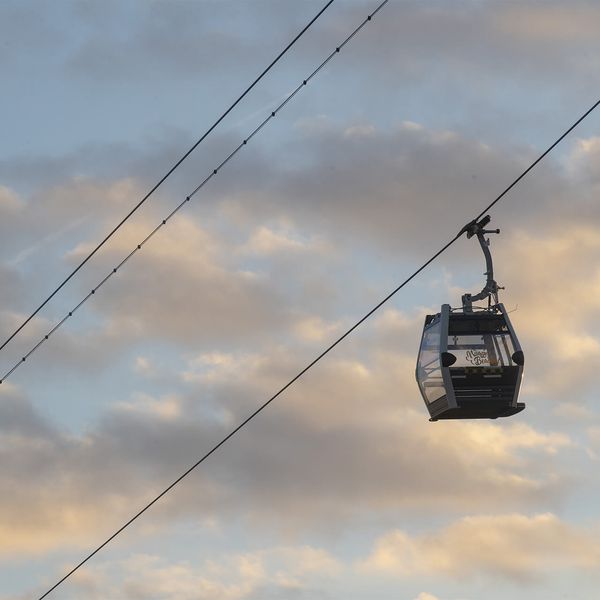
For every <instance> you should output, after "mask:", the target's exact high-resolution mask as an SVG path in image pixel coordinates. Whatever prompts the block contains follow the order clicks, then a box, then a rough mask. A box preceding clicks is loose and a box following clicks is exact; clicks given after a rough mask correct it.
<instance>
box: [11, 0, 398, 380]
mask: <svg viewBox="0 0 600 600" xmlns="http://www.w3.org/2000/svg"><path fill="white" fill-rule="evenodd" d="M388 2H389V0H384V1H383V2H382V3H381V4H379V6H378V7H377V8H376V9H375V10H374V11H373V12H372V13H371V14H370V15H368V16H367V17H366V18H365V19H364V20H363V21H362V22H361V23H360V24H359V25H358V26H357V27H356V28H355V29H354V31H352V33H351V34H350V35H349V36H348V37H346V39H345V40H344V41H343V42H342V43H341V44H340V45H339V46H336V48H335V50H333V52H331V54H329V55H328V57H327V58H326V59H325V60H324V61H323V62H322V63H321V64H320V65H319V66H318V67H317V68H316V69H314V70H313V71H312V73H311V74H310V75H309V76H308V77H306V79H303V80H302V83H301V84H299V85H298V87H296V88H295V89H294V91H292V92H291V93H290V94H288V95H287V96H286V98H285V99H284V100H283V101H282V102H281V103H280V104H279V105H278V106H277V108H275V109H274V110H272V111H271V112H270V113H269V115H268V116H267V117H266V118H265V119H263V121H262V122H261V123H260V124H259V125H258V126H257V127H256V128H255V129H254V130H253V131H252V132H251V133H250V134H249V135H248V136H247V137H246V138H244V140H243V141H242V142H241V143H240V144H238V146H237V147H236V148H235V150H233V151H232V152H231V153H230V154H229V155H228V156H227V157H226V158H225V159H224V160H223V161H221V163H219V165H218V166H216V167H215V168H214V169H213V170H212V171H211V172H210V173H209V174H208V175H207V176H206V177H205V178H204V180H203V181H202V182H201V183H200V184H199V185H198V186H197V187H196V188H194V190H193V191H192V192H191V193H190V194H189V195H188V196H186V197H185V199H184V200H183V201H181V202H180V203H179V204H178V205H177V206H176V207H175V208H174V209H173V210H172V211H171V212H170V213H169V215H168V216H167V217H165V218H164V219H163V220H162V221H161V222H160V223H159V224H158V225H157V226H156V227H155V228H154V229H153V230H152V231H151V232H150V233H149V234H148V235H147V236H146V237H145V238H144V239H143V240H142V241H141V242H139V243H138V244H137V245H136V247H135V248H133V250H131V252H130V253H129V254H128V255H127V256H126V257H125V258H124V259H123V260H122V261H121V262H120V263H119V264H118V265H117V266H116V267H114V268H113V269H112V270H111V271H110V272H109V273H108V274H107V275H106V276H105V277H104V279H102V281H100V283H98V284H97V285H96V287H95V288H93V289H92V291H91V292H90V293H89V294H88V295H87V296H85V298H83V300H81V301H80V302H79V304H78V305H77V306H76V307H75V308H73V309H71V310H70V311H69V312H68V313H67V315H66V316H65V317H63V319H62V320H61V321H60V322H59V323H58V324H57V325H56V326H55V327H53V328H52V330H51V331H49V332H48V333H47V334H46V335H44V336H43V337H42V338H41V340H39V341H38V342H37V343H36V344H35V346H34V347H33V348H32V349H31V350H30V351H29V352H27V353H26V354H25V355H23V357H22V358H21V359H19V361H18V362H17V363H15V365H13V367H12V368H11V369H10V370H9V371H8V372H7V373H6V374H5V375H4V376H3V377H2V378H1V379H0V384H1V383H2V382H4V381H5V380H6V379H7V378H8V377H10V376H11V375H12V374H13V373H14V372H15V371H16V370H17V369H18V368H19V367H20V366H21V365H22V364H23V363H24V362H25V361H26V360H27V359H28V358H29V356H31V355H32V354H33V353H34V352H35V351H36V350H37V349H38V348H39V347H40V346H42V344H44V342H46V341H48V339H49V338H50V336H51V335H52V334H54V333H55V332H56V331H57V330H58V329H59V328H60V327H62V325H63V324H64V323H65V322H66V321H67V320H68V319H70V318H71V317H72V316H73V314H74V313H75V311H76V310H77V309H79V307H80V306H82V305H83V304H84V303H85V302H87V301H88V300H89V299H90V298H91V297H92V296H93V295H94V294H95V293H96V292H97V291H98V290H99V289H100V288H101V287H102V286H103V285H104V284H105V283H106V282H107V281H108V280H109V279H110V278H111V277H112V276H113V275H116V274H117V272H118V271H119V270H120V269H121V267H122V266H123V265H125V263H126V262H127V261H128V260H129V259H130V258H132V257H133V255H134V254H136V253H137V252H139V251H140V250H141V249H142V247H143V246H144V244H146V242H148V241H149V240H150V238H151V237H152V236H154V235H155V234H156V233H157V232H158V231H159V229H161V228H162V227H164V226H165V225H166V224H167V222H168V221H169V220H170V219H171V218H172V217H173V216H175V214H177V212H179V210H181V209H182V208H183V207H184V206H185V204H186V203H187V202H189V201H190V200H191V199H192V198H193V197H194V196H195V195H196V194H197V193H198V192H199V191H200V190H201V189H202V188H203V187H204V186H205V185H206V184H207V183H208V182H209V181H210V180H211V179H212V178H213V177H214V176H215V175H217V174H218V173H219V171H220V170H221V169H222V168H223V167H224V166H225V165H226V164H227V163H228V162H229V161H230V160H231V159H233V158H234V156H236V155H237V153H238V152H239V151H240V150H241V149H242V148H243V147H244V146H246V145H247V144H248V142H249V141H250V140H251V139H252V138H253V137H254V136H255V135H256V134H257V133H258V132H259V131H261V130H262V129H263V127H265V126H266V125H267V123H269V122H270V121H271V120H272V119H274V118H275V117H276V116H277V114H278V113H279V111H281V110H282V109H283V108H284V107H285V106H286V105H287V103H288V102H289V101H290V100H291V99H292V98H293V97H294V96H296V94H297V93H298V92H299V91H300V90H301V89H302V88H303V87H305V86H307V85H308V83H309V82H310V81H311V80H312V79H313V78H314V77H315V76H316V75H317V73H319V72H320V71H321V70H322V69H323V67H324V66H325V65H326V64H327V63H328V62H329V61H330V60H331V59H332V58H333V57H334V56H335V55H336V54H339V52H340V50H341V49H342V48H343V47H344V46H345V45H346V44H347V43H348V41H349V40H351V39H352V38H353V37H354V36H355V35H356V34H357V33H358V32H359V31H360V30H361V29H362V28H363V27H364V26H365V25H366V24H367V23H368V22H369V21H371V19H372V18H373V16H374V15H375V14H377V13H378V12H379V11H380V10H381V9H382V8H383V7H384V6H385V5H386V4H387V3H388ZM0 350H1V348H0Z"/></svg>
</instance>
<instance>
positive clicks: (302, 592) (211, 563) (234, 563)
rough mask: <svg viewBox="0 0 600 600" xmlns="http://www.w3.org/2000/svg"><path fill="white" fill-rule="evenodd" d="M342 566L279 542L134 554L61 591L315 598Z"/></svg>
mask: <svg viewBox="0 0 600 600" xmlns="http://www.w3.org/2000/svg"><path fill="white" fill-rule="evenodd" d="M343 568H344V567H343V565H342V564H341V563H340V562H339V561H338V560H337V559H335V558H334V557H333V556H332V555H330V554H329V553H328V552H327V551H325V550H322V549H320V548H315V547H311V546H276V547H271V548H266V549H261V550H256V551H253V552H247V553H238V554H225V555H217V556H215V557H213V558H211V559H210V560H205V561H195V560H186V561H181V562H169V561H166V560H165V559H164V558H162V557H159V556H156V555H151V554H136V555H134V556H131V557H130V558H128V559H126V560H124V561H122V562H120V563H116V562H112V563H110V562H104V563H100V564H97V565H95V566H93V567H88V568H86V569H85V570H82V571H79V572H78V573H77V574H76V575H75V576H74V577H73V578H72V579H71V581H70V582H69V583H68V584H66V586H65V589H64V590H63V593H66V594H67V596H66V597H69V598H71V597H74V598H75V597H79V598H80V597H81V595H82V594H85V598H89V599H90V600H94V599H96V598H98V599H100V598H107V597H110V598H111V600H151V599H152V598H156V597H157V595H158V596H159V597H160V598H164V600H213V599H214V598H219V599H222V600H258V599H259V598H262V599H264V598H268V599H269V600H278V599H280V600H284V599H287V598H290V597H293V598H315V597H320V592H319V589H320V588H321V587H322V586H323V584H324V583H326V582H327V581H329V580H331V579H334V578H337V577H339V576H340V573H341V572H342V571H343ZM115 579H117V581H118V583H117V582H116V581H115ZM67 586H68V587H67ZM69 587H70V588H71V591H70V592H69V589H68V588H69ZM315 594H316V596H315Z"/></svg>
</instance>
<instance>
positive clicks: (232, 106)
mask: <svg viewBox="0 0 600 600" xmlns="http://www.w3.org/2000/svg"><path fill="white" fill-rule="evenodd" d="M333 2H334V0H329V1H328V2H327V4H325V6H324V7H323V8H322V9H321V10H320V11H319V12H318V13H317V14H316V15H315V16H314V17H313V18H312V19H311V20H310V21H309V22H308V23H307V24H306V25H305V26H304V28H303V29H302V30H301V31H300V33H298V34H297V35H296V37H295V38H294V39H293V40H292V41H291V42H289V44H288V45H287V46H286V47H285V48H284V49H283V50H282V51H281V52H280V53H279V54H278V55H277V56H276V57H275V59H274V60H273V61H272V62H271V63H270V64H269V66H267V67H266V68H265V69H264V71H263V72H262V73H261V74H260V75H259V76H258V77H257V78H256V79H255V80H254V81H253V82H252V83H251V84H250V85H249V86H248V87H247V88H246V90H245V91H244V92H243V93H242V94H241V95H240V96H239V98H238V99H237V100H236V101H235V102H234V103H233V104H232V105H231V106H230V107H229V108H228V109H227V110H226V111H225V112H224V113H223V114H222V115H221V116H220V117H219V118H218V119H217V120H216V121H215V122H214V123H213V124H212V125H211V126H210V127H209V128H208V129H207V130H206V132H205V133H204V134H203V135H202V137H200V139H199V140H198V141H197V142H196V143H195V144H194V145H193V146H192V147H191V148H190V149H189V150H188V151H187V152H186V153H185V154H184V155H183V156H182V157H181V158H180V159H179V160H178V161H177V162H176V163H175V164H174V165H173V166H172V167H171V168H170V169H169V171H168V172H167V173H166V174H165V175H164V176H163V177H162V178H161V179H160V181H159V182H158V183H157V184H156V185H155V186H154V187H153V188H152V189H151V190H150V191H149V192H148V193H147V194H146V195H145V196H144V197H143V198H142V199H141V200H140V201H139V202H138V203H137V204H136V205H135V206H134V207H133V208H132V209H131V210H130V211H129V212H128V213H127V215H125V217H123V219H122V220H121V221H120V222H119V223H118V224H117V225H116V226H115V227H114V228H113V229H112V230H111V231H110V233H109V234H108V235H107V236H106V237H105V238H104V239H103V240H102V241H101V242H100V243H99V244H98V245H97V246H96V247H95V248H94V249H93V250H92V251H91V252H90V253H89V254H88V255H87V256H86V257H85V259H84V260H82V261H81V262H80V263H79V265H77V267H76V268H75V269H74V270H73V271H72V272H71V273H70V275H69V276H68V277H67V278H66V279H65V280H64V281H63V282H62V283H61V284H60V285H59V286H58V287H57V288H56V289H55V290H54V291H53V292H52V293H51V294H50V295H49V296H48V297H47V298H46V299H45V300H44V301H43V302H42V303H41V304H40V305H39V306H38V307H37V308H36V309H35V310H34V311H33V312H32V313H31V314H30V315H29V316H28V317H27V318H26V319H25V321H23V323H21V325H19V327H17V329H15V331H13V333H11V334H10V336H9V337H8V338H7V339H6V340H5V341H4V342H3V343H2V345H0V350H2V349H3V348H4V347H5V346H6V345H7V344H8V343H9V342H10V341H11V340H12V339H13V338H14V337H15V336H16V335H17V334H18V333H19V332H20V331H21V330H22V329H23V327H25V325H27V323H29V322H30V321H31V319H33V318H34V317H35V316H36V315H37V314H38V313H39V312H40V310H42V308H44V306H46V304H48V302H50V300H52V298H54V296H56V294H58V292H59V291H60V290H61V289H62V288H63V287H64V286H65V285H66V284H67V283H68V282H69V281H70V280H71V279H72V278H73V276H74V275H75V274H76V273H77V272H78V271H79V270H80V269H81V268H82V267H83V266H84V265H85V264H86V263H87V262H88V261H89V260H90V259H91V258H92V256H94V254H96V252H98V250H100V248H102V246H104V244H105V243H106V242H107V241H108V240H109V239H110V238H111V237H112V236H113V235H114V234H115V233H116V232H117V231H118V230H119V229H120V228H121V227H122V226H123V225H124V224H125V222H126V221H128V220H129V218H130V217H131V216H132V215H133V214H134V213H135V212H136V211H137V210H138V209H139V208H140V207H141V206H142V204H144V203H145V202H146V200H148V198H150V196H152V194H154V192H155V191H156V190H157V189H158V188H159V187H160V186H161V185H162V184H163V183H164V182H165V181H166V180H167V178H168V177H170V176H171V175H172V173H173V172H174V171H175V170H176V169H177V168H178V167H179V166H180V165H181V163H182V162H183V161H184V160H185V159H186V158H187V157H188V156H189V155H190V154H191V153H192V152H193V151H194V150H195V149H196V148H197V147H198V146H199V145H200V144H201V143H202V142H203V141H204V140H205V139H206V137H207V136H208V135H209V134H210V133H211V132H212V131H213V130H214V129H215V128H216V127H217V125H219V123H221V121H222V120H223V119H224V118H225V117H226V116H227V115H228V114H229V113H230V112H231V111H232V110H233V109H234V108H235V107H236V106H237V105H238V104H239V103H240V102H241V101H242V100H243V99H244V98H245V97H246V96H247V95H248V93H249V92H250V91H251V90H252V88H254V86H256V84H257V83H258V82H259V81H260V80H261V79H262V78H263V77H264V76H265V75H266V74H267V73H268V72H269V71H270V70H271V69H272V68H273V67H274V66H275V64H276V63H278V62H279V60H280V59H281V58H282V57H283V56H284V55H285V54H286V53H287V51H288V50H289V49H290V48H291V47H292V46H293V45H294V44H295V43H296V42H297V41H298V40H299V39H300V38H301V37H302V36H303V35H304V34H305V33H306V32H307V31H308V29H309V28H310V27H311V25H312V24H313V23H314V22H315V21H316V20H317V19H318V18H319V17H320V16H321V15H322V14H323V13H324V12H325V11H326V10H327V9H328V8H329V6H331V4H333Z"/></svg>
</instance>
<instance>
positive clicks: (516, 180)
mask: <svg viewBox="0 0 600 600" xmlns="http://www.w3.org/2000/svg"><path fill="white" fill-rule="evenodd" d="M599 105H600V100H598V101H597V102H596V103H595V104H594V105H593V106H592V107H590V108H588V110H586V111H585V113H583V114H582V115H581V117H579V119H577V121H575V123H573V125H571V127H569V129H567V130H566V131H565V132H564V133H563V134H562V135H561V136H560V137H559V138H558V139H557V140H556V141H555V142H554V143H553V144H552V145H551V146H548V148H547V149H546V151H545V152H543V153H542V154H540V155H539V156H538V158H537V159H536V160H535V161H534V162H532V163H531V164H530V165H529V167H528V168H527V169H525V171H523V172H522V173H521V174H520V175H519V177H517V178H516V179H515V180H514V181H513V182H512V183H511V184H510V185H509V186H508V187H507V188H506V189H505V190H504V191H503V192H502V193H501V194H499V195H498V196H497V197H496V199H495V200H494V201H493V202H491V203H490V204H489V205H488V206H487V207H486V208H484V209H483V210H482V211H481V212H480V213H479V214H478V215H477V216H476V217H475V219H474V220H475V221H479V219H480V218H481V217H483V215H484V214H485V213H486V212H488V211H489V210H490V208H492V206H494V205H495V204H496V203H497V202H498V201H499V200H500V199H501V198H503V197H504V196H505V195H506V194H507V193H508V192H510V190H511V189H512V188H513V187H514V186H515V185H517V183H519V181H521V179H523V177H525V175H527V173H529V171H531V169H533V167H535V166H536V165H537V164H538V163H539V162H540V161H541V160H542V159H543V158H544V157H545V156H546V154H549V153H550V152H552V150H554V148H555V147H556V146H558V144H560V142H562V141H563V140H564V139H565V138H566V137H567V136H568V135H569V133H571V131H573V129H575V127H577V125H579V123H581V122H582V121H583V120H584V119H585V118H586V117H587V116H588V115H589V114H590V113H592V112H593V111H594V110H595V109H596V108H598V106H599Z"/></svg>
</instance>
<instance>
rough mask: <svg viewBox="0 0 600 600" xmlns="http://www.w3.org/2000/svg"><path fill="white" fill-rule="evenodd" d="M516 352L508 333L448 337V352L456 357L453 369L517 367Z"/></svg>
mask: <svg viewBox="0 0 600 600" xmlns="http://www.w3.org/2000/svg"><path fill="white" fill-rule="evenodd" d="M514 351H515V347H514V345H513V342H512V339H511V337H510V334H509V333H508V332H502V331H499V332H495V333H483V334H469V335H449V336H448V352H451V353H452V354H454V356H456V362H455V363H454V364H453V365H452V366H453V367H510V366H515V363H514V362H513V361H512V358H511V357H512V355H513V353H514Z"/></svg>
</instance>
